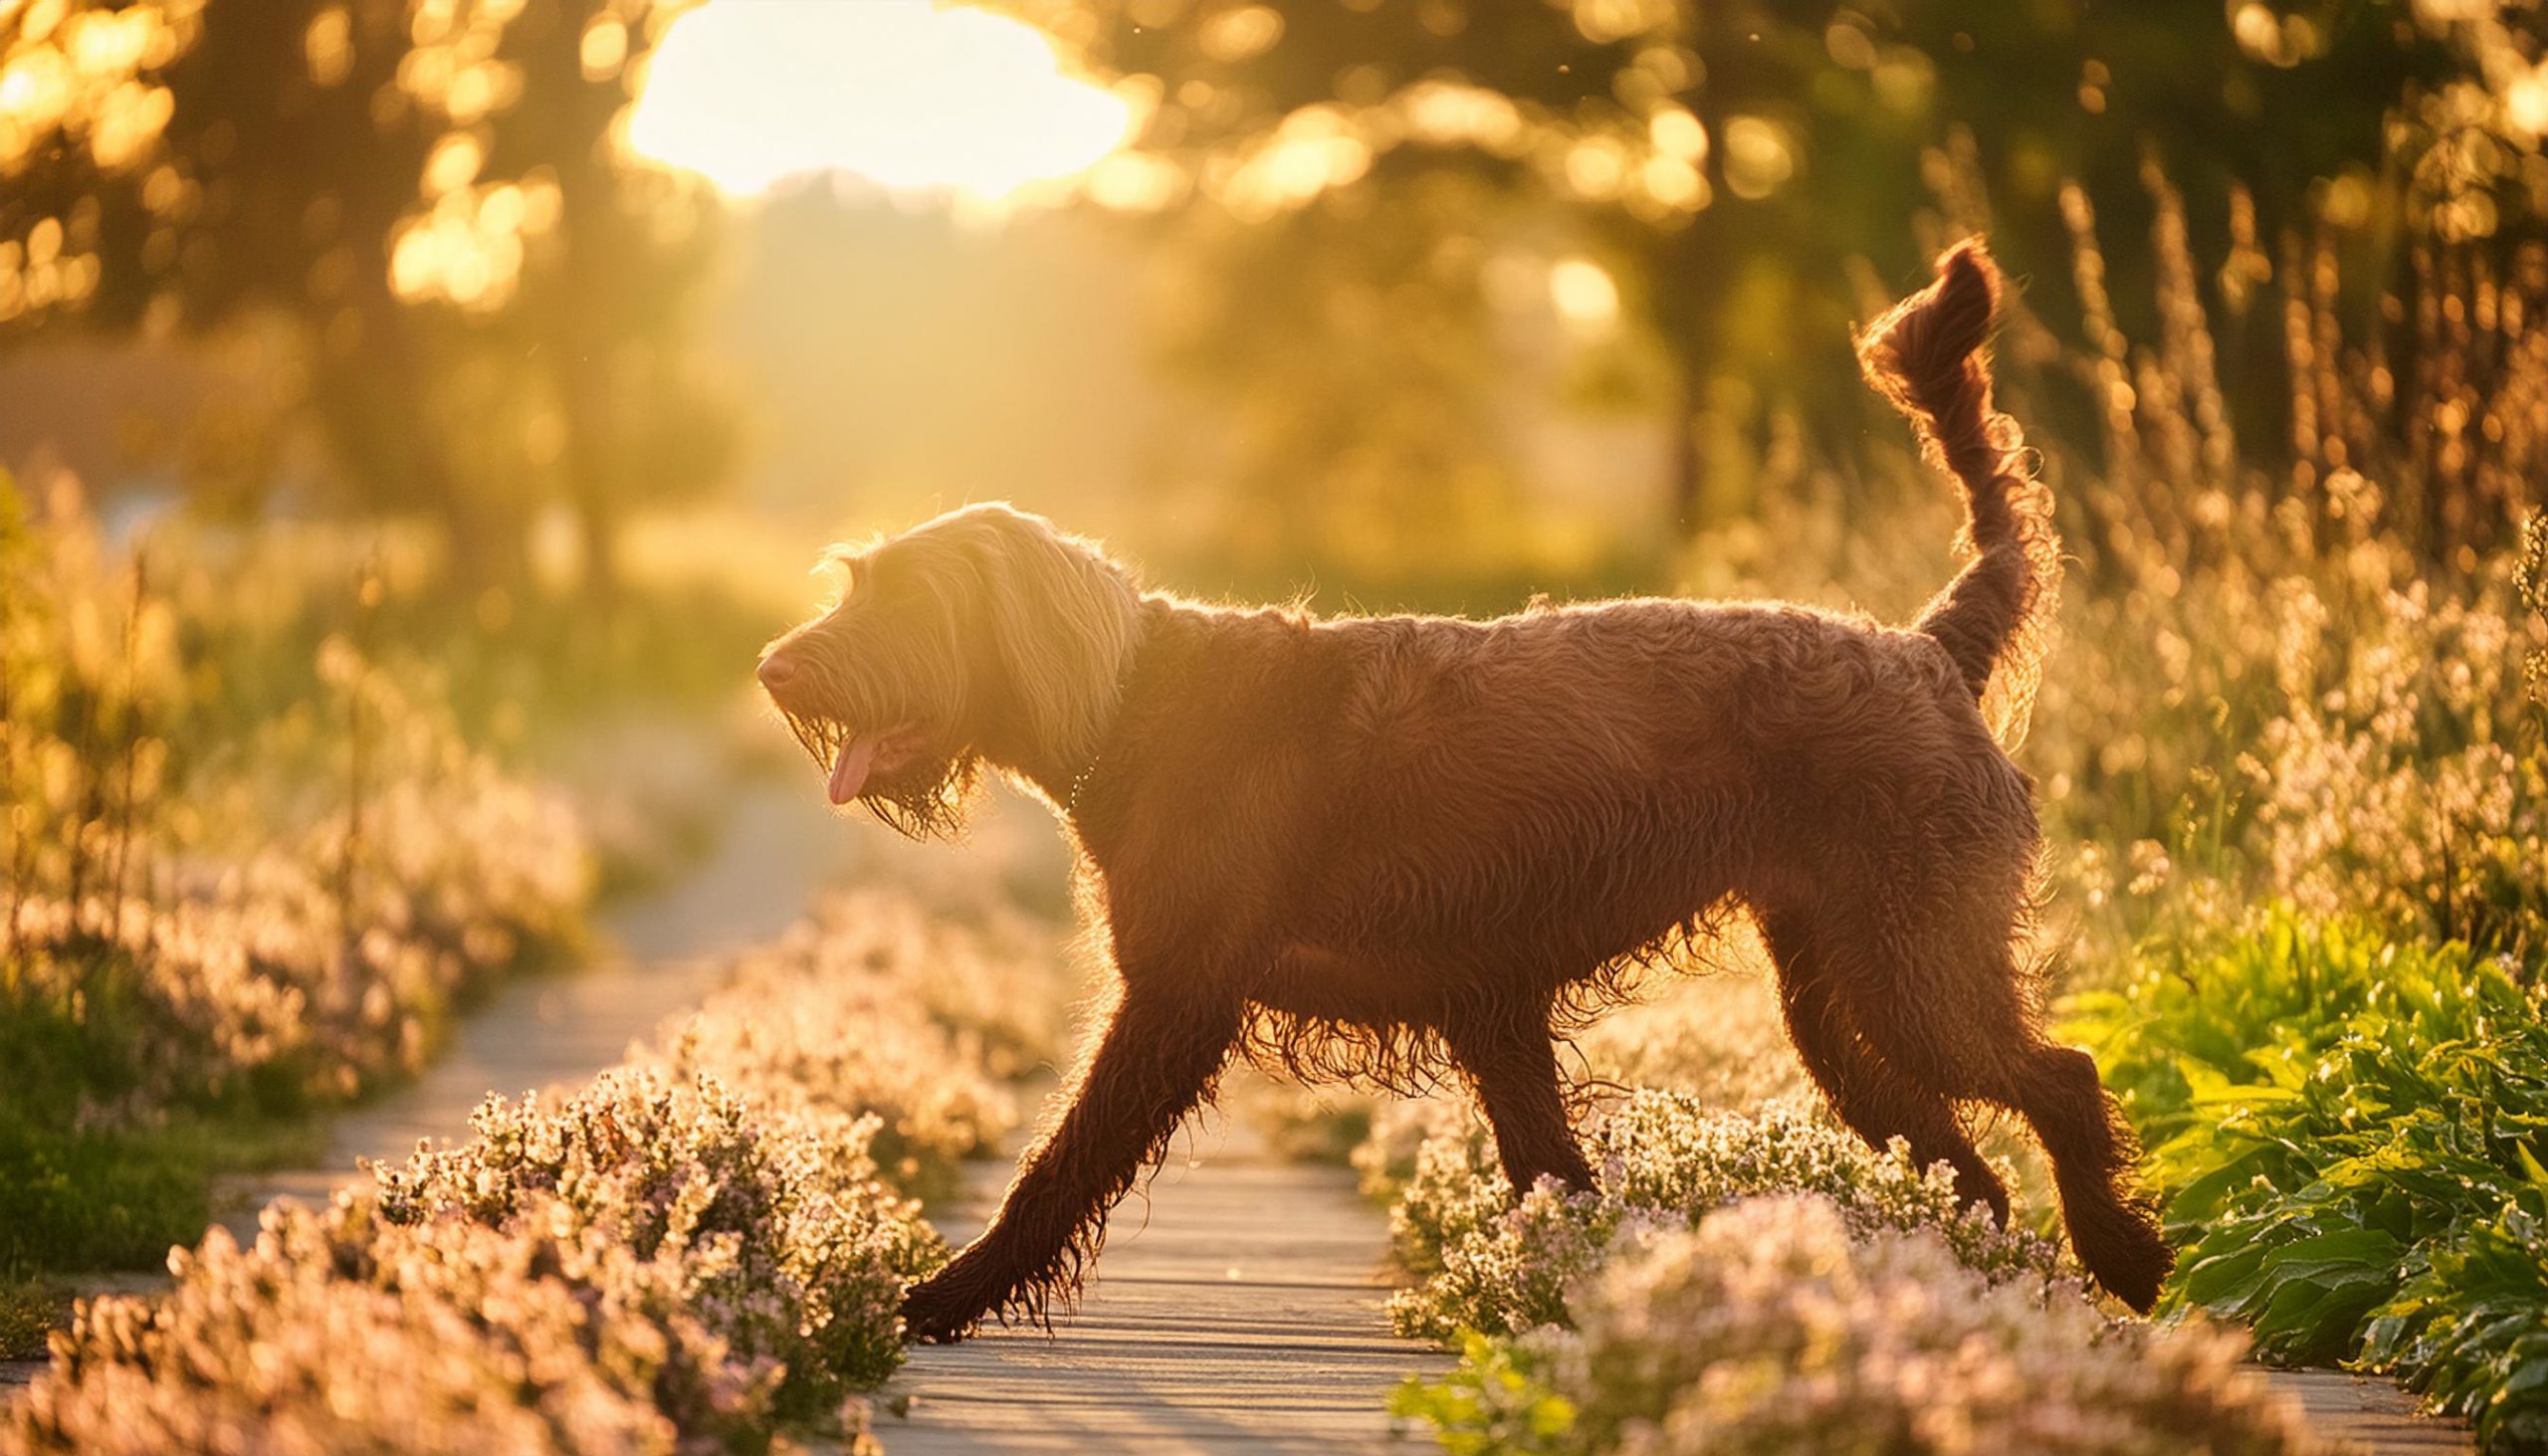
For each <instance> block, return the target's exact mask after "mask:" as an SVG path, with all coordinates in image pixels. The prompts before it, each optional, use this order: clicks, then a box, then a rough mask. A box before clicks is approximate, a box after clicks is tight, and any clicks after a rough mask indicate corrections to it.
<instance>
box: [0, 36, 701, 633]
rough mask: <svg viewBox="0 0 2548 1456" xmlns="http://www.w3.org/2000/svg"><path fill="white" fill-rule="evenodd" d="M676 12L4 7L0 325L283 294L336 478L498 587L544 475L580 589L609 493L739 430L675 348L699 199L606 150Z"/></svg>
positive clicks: (667, 476) (276, 311)
mask: <svg viewBox="0 0 2548 1456" xmlns="http://www.w3.org/2000/svg"><path fill="white" fill-rule="evenodd" d="M679 8H680V7H679V6H678V5H673V4H657V3H651V0H540V3H538V4H531V3H528V0H346V3H339V0H246V3H242V0H230V3H218V4H207V3H205V0H134V3H130V4H109V3H86V0H84V3H68V0H18V3H14V4H0V328H5V329H7V330H10V331H13V332H16V333H18V334H20V335H22V336H23V335H25V334H27V333H31V332H35V331H40V330H43V329H46V328H49V327H53V326H56V325H57V324H60V323H62V322H63V321H65V319H66V318H68V317H71V316H72V315H77V321H78V323H79V324H80V325H82V326H86V327H90V328H102V329H106V330H109V331H126V332H139V333H143V334H147V335H150V336H163V335H166V334H169V333H173V332H176V331H180V330H191V331H203V330H208V329H213V328H218V327H221V326H224V325H229V324H233V323H237V322H239V321H241V320H243V319H245V318H250V317H260V318H263V317H272V318H279V319H282V320H284V321H286V322H287V323H288V324H289V325H290V327H291V330H292V332H293V335H294V336H295V337H296V338H297V339H298V340H299V341H300V348H299V355H300V362H299V367H298V371H297V372H298V375H299V385H300V392H301V394H302V395H303V396H304V397H303V399H302V401H301V402H302V403H304V404H306V405H307V406H308V407H309V410H310V413H311V415H312V416H313V417H314V418H315V420H316V421H317V422H318V425H319V427H320V430H321V433H322V434H323V436H324V438H325V441H326V443H327V445H328V447H329V454H330V457H331V460H332V463H333V465H334V466H335V467H336V469H335V470H334V471H333V472H331V473H330V474H331V478H332V481H333V483H334V484H335V485H336V486H337V487H339V488H340V489H341V490H342V491H343V492H345V493H346V496H347V498H348V499H346V500H344V501H342V502H339V503H336V504H339V505H342V506H346V507H350V508H355V509H362V510H371V511H422V512H427V513H430V514H432V515H434V516H435V517H437V518H439V519H440V520H442V522H443V523H444V525H445V526H446V527H447V529H448V533H449V536H450V540H451V548H452V554H453V565H454V567H455V570H456V574H458V575H459V576H460V577H461V578H462V579H463V580H465V581H471V582H476V583H482V584H502V583H505V582H508V581H511V580H513V579H515V578H516V577H517V576H518V575H519V574H520V573H521V571H522V569H523V567H524V561H525V551H526V545H525V542H526V533H527V523H528V522H529V521H530V520H531V517H532V515H533V513H534V512H536V511H537V510H538V509H539V508H540V507H542V506H543V505H546V504H548V503H551V502H560V503H562V504H564V505H565V506H566V507H567V508H569V509H570V510H571V511H572V513H573V515H574V518H575V520H576V521H577V523H578V527H579V533H580V536H581V541H582V545H583V556H584V570H585V580H586V582H587V584H588V585H590V586H592V587H594V588H596V589H598V590H601V591H604V592H607V591H608V590H610V589H611V587H612V585H613V583H614V580H615V572H614V555H613V545H614V541H615V538H616V534H617V531H618V527H619V523H620V521H621V520H622V518H623V516H624V514H625V512H626V511H627V509H628V508H629V507H630V506H631V505H633V504H636V503H639V502H642V501H645V500H649V499H659V498H667V497H676V496H680V495H683V494H686V493H691V492H696V491H698V490H700V489H702V488H704V487H705V486H707V485H708V484H710V483H712V482H714V481H716V480H717V479H719V478H720V477H721V476H722V474H723V473H724V469H725V465H726V461H727V456H728V454H729V453H730V451H731V449H732V446H733V443H734V436H735V426H734V421H733V413H732V409H731V406H730V404H729V402H728V401H727V400H726V399H725V398H724V397H723V396H722V395H721V393H720V392H719V389H718V387H717V385H716V383H715V381H714V380H713V379H712V378H711V377H710V376H709V375H708V373H707V372H706V371H705V369H704V368H703V366H702V365H701V363H700V362H699V360H698V359H697V358H696V357H695V356H694V354H693V353H692V351H691V349H690V347H689V335H690V322H691V319H690V315H691V313H692V312H693V311H694V308H695V305H696V302H697V299H698V297H699V293H700V285H701V283H702V282H703V281H704V280H705V279H706V277H707V273H708V270H709V267H710V266H711V264H712V262H713V261H714V258H715V250H716V242H717V230H718V215H717V212H716V210H715V207H714V204H713V200H712V199H711V198H709V197H708V196H707V195H706V192H705V188H704V184H701V183H698V182H696V181H695V180H691V179H685V178H682V177H680V176H678V175H675V174H672V173H668V172H666V171H663V170H661V169H657V168H653V167H645V166H637V165H631V164H627V163H625V162H624V161H623V160H622V148H621V133H622V131H623V129H624V126H625V118H626V113H627V110H628V107H629V104H630V103H631V101H632V100H633V96H634V92H635V89H636V87H637V86H638V85H639V84H640V79H641V77H642V72H643V60H644V57H645V54H646V52H647V50H648V48H649V47H650V46H651V45H652V44H653V43H654V42H655V41H656V40H657V39H659V38H660V37H661V35H662V34H663V32H664V29H665V27H666V26H667V25H668V24H669V22H670V18H671V16H672V15H673V14H674V13H676V12H677V11H678V9H679ZM267 474H268V476H269V477H270V472H268V473H267ZM259 483H260V484H261V482H259Z"/></svg>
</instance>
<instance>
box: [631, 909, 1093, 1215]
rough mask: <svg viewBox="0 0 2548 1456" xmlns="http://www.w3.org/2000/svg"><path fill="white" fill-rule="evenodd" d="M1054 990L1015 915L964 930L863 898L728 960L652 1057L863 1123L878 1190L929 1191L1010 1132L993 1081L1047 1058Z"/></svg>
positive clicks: (1009, 1102)
mask: <svg viewBox="0 0 2548 1456" xmlns="http://www.w3.org/2000/svg"><path fill="white" fill-rule="evenodd" d="M1059 980H1060V977H1059V976H1058V975H1057V974H1056V972H1055V970H1054V967H1053V951H1052V947H1051V945H1050V943H1049V936H1048V934H1046V933H1045V932H1043V931H1042V930H1041V929H1040V928H1039V927H1037V926H1036V925H1035V924H1034V923H1032V922H1030V921H1027V920H1026V919H1024V918H1023V917H1020V916H1018V915H1017V914H1016V913H1014V912H1011V911H995V912H992V913H991V914H989V915H988V916H987V917H986V918H985V919H984V920H983V921H982V922H980V923H979V924H971V925H968V924H965V923H962V922H960V921H955V920H950V919H946V918H941V917H936V916H933V915H932V914H931V913H930V911H929V910H928V909H927V908H925V907H924V906H922V904H921V903H920V901H919V900H918V899H917V898H916V897H914V896H911V895H908V894H902V893H897V892H892V891H884V890H861V891H857V892H852V893H849V894H844V895H840V896H836V897H833V898H832V899H830V900H828V901H827V902H825V904H824V905H823V906H822V907H821V909H820V910H819V911H818V912H817V914H816V916H815V918H814V919H813V920H811V921H809V922H806V923H804V924H800V925H799V926H797V927H796V928H795V929H794V930H792V931H790V932H789V933H788V935H787V936H785V937H783V938H782V939H780V940H779V941H778V942H777V943H775V944H773V945H771V946H768V947H765V948H763V949H760V950H756V951H752V952H749V953H746V954H744V955H742V956H739V957H737V959H736V962H735V967H734V979H733V980H732V981H731V982H730V983H729V984H728V985H727V986H726V987H725V988H724V989H723V990H721V991H719V992H718V993H717V994H716V995H714V996H712V997H710V998H709V1000H708V1002H707V1004H706V1005H704V1006H703V1007H701V1008H700V1010H699V1011H698V1012H697V1013H696V1014H695V1015H693V1016H692V1017H690V1018H689V1020H688V1021H687V1022H686V1023H685V1024H684V1025H683V1026H682V1027H681V1028H680V1029H679V1030H678V1031H677V1032H676V1033H675V1034H673V1035H672V1036H671V1037H669V1038H668V1039H667V1041H666V1042H665V1044H664V1045H663V1047H662V1048H661V1050H660V1051H658V1052H656V1053H654V1054H652V1055H653V1056H654V1057H656V1058H657V1059H659V1060H660V1061H661V1062H662V1064H663V1065H664V1066H665V1068H666V1069H667V1073H668V1075H670V1076H672V1077H675V1078H679V1079H684V1080H687V1079H689V1078H691V1077H694V1076H699V1075H714V1076H716V1077H718V1078H721V1079H723V1080H725V1081H727V1082H728V1083H730V1084H732V1085H734V1086H736V1087H738V1088H740V1089H742V1090H743V1091H744V1092H746V1093H748V1094H749V1095H751V1096H752V1097H754V1098H756V1099H758V1100H760V1101H762V1102H765V1103H768V1104H770V1105H772V1106H785V1105H793V1104H799V1103H808V1104H812V1105H815V1106H821V1107H832V1108H855V1109H859V1110H861V1111H863V1112H865V1113H868V1114H870V1115H872V1116H873V1117H875V1118H876V1119H877V1123H878V1125H877V1128H876V1130H875V1133H874V1137H873V1139H872V1151H873V1153H874V1155H875V1157H876V1158H877V1160H878V1161H879V1162H880V1163H882V1164H883V1165H884V1167H885V1168H886V1169H887V1171H888V1173H889V1174H890V1175H891V1176H892V1178H893V1179H894V1180H895V1181H896V1182H897V1183H899V1184H901V1185H903V1186H906V1187H918V1188H922V1189H927V1190H934V1189H938V1188H942V1187H945V1186H947V1185H948V1182H949V1180H950V1179H951V1178H952V1177H953V1174H954V1170H955V1165H956V1162H957V1161H959V1160H960V1159H962V1158H965V1157H968V1156H971V1155H972V1154H974V1153H977V1152H984V1151H988V1150H990V1149H991V1148H993V1147H994V1146H995V1145H996V1144H998V1141H999V1139H1000V1137H1001V1136H1002V1135H1003V1134H1005V1133H1006V1132H1007V1131H1008V1130H1009V1129H1010V1128H1012V1127H1014V1126H1015V1125H1016V1122H1017V1108H1016V1104H1015V1100H1014V1098H1013V1097H1012V1096H1011V1095H1010V1093H1009V1091H1008V1089H1007V1088H1006V1087H1005V1086H1004V1085H1003V1083H1004V1082H1005V1081H1006V1080H1007V1079H1011V1078H1014V1077H1017V1076H1020V1075H1022V1074H1024V1073H1025V1072H1026V1071H1028V1070H1029V1069H1030V1068H1031V1067H1032V1066H1033V1065H1034V1064H1035V1063H1036V1062H1037V1061H1039V1060H1042V1059H1044V1058H1046V1057H1048V1056H1050V1055H1051V1054H1052V1051H1053V1048H1052V1044H1051V1041H1050V1036H1051V1027H1052V1026H1053V1025H1054V1024H1055V1023H1057V1022H1058V1021H1060V1020H1061V1011H1060V1007H1059V1000H1060V996H1059V992H1058V983H1059ZM1039 1007H1041V1008H1046V1009H1045V1010H1043V1011H1042V1012H1040V1013H1039V1011H1038V1008H1039Z"/></svg>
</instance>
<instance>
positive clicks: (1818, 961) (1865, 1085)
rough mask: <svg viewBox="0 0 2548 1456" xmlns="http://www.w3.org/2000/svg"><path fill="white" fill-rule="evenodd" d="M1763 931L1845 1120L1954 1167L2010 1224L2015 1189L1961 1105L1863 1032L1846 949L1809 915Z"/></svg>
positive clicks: (1792, 1021) (1772, 922)
mask: <svg viewBox="0 0 2548 1456" xmlns="http://www.w3.org/2000/svg"><path fill="white" fill-rule="evenodd" d="M1762 929H1763V933H1764V935H1765V936H1767V938H1768V939H1769V942H1770V953H1771V954H1772V956H1773V957H1775V958H1776V959H1777V961H1778V963H1779V999H1780V1003H1781V1006H1782V1008H1783V1009H1784V1010H1785V1012H1786V1014H1787V1023H1788V1035H1789V1036H1790V1037H1792V1038H1793V1039H1794V1040H1795V1042H1796V1049H1797V1052H1798V1053H1799V1054H1800V1055H1801V1056H1803V1058H1804V1059H1805V1070H1806V1071H1807V1072H1810V1073H1812V1074H1813V1080H1814V1083H1815V1085H1817V1086H1819V1087H1820V1088H1821V1089H1822V1095H1823V1096H1824V1097H1825V1098H1826V1099H1828V1100H1829V1101H1830V1104H1831V1110H1832V1111H1833V1112H1834V1113H1836V1114H1838V1115H1839V1118H1840V1121H1841V1122H1842V1123H1844V1124H1846V1125H1847V1126H1848V1129H1849V1131H1850V1132H1853V1133H1855V1134H1857V1135H1858V1136H1859V1137H1860V1138H1863V1139H1865V1140H1866V1142H1867V1144H1868V1145H1869V1146H1873V1147H1882V1146H1884V1145H1885V1144H1888V1143H1890V1142H1891V1141H1892V1140H1894V1139H1895V1138H1900V1139H1902V1140H1903V1141H1904V1142H1906V1143H1908V1144H1910V1145H1911V1156H1912V1158H1913V1159H1914V1160H1915V1161H1917V1162H1918V1163H1919V1164H1920V1166H1922V1167H1928V1166H1930V1165H1931V1164H1933V1163H1938V1162H1944V1163H1946V1164H1947V1165H1949V1166H1950V1167H1953V1168H1954V1169H1955V1186H1956V1192H1957V1193H1958V1194H1959V1195H1960V1196H1962V1197H1963V1198H1964V1200H1965V1201H1966V1202H1968V1203H1982V1204H1986V1205H1988V1206H1989V1207H1990V1209H1991V1212H1992V1213H1993V1214H1994V1215H1995V1216H1997V1217H1998V1218H1999V1220H2000V1221H2001V1222H2002V1223H2003V1224H2006V1223H2007V1222H2008V1221H2009V1190H2008V1188H2007V1186H2006V1185H2004V1184H2003V1183H2002V1182H2001V1181H2000V1175H1999V1174H1998V1173H1997V1172H1995V1171H1993V1170H1992V1167H1991V1164H1990V1163H1988V1162H1986V1161H1984V1160H1983V1157H1982V1154H1981V1152H1980V1151H1978V1150H1977V1149H1976V1148H1975V1147H1974V1145H1973V1141H1972V1140H1971V1139H1970V1138H1968V1137H1967V1136H1966V1135H1965V1131H1964V1125H1963V1121H1962V1120H1961V1119H1960V1118H1958V1117H1957V1116H1956V1111H1955V1106H1954V1104H1952V1103H1950V1102H1949V1101H1948V1100H1947V1099H1946V1098H1945V1097H1944V1096H1942V1095H1940V1094H1939V1093H1937V1092H1936V1091H1934V1090H1932V1089H1931V1088H1929V1087H1925V1086H1923V1085H1921V1084H1920V1083H1918V1082H1915V1081H1913V1080H1911V1079H1910V1078H1908V1077H1905V1076H1903V1075H1902V1074H1901V1073H1899V1072H1897V1071H1895V1070H1894V1069H1893V1068H1892V1067H1891V1066H1890V1065H1888V1064H1887V1063H1886V1062H1885V1060H1884V1059H1883V1058H1882V1057H1881V1056H1879V1055H1878V1054H1877V1053H1876V1052H1875V1050H1874V1049H1873V1048H1871V1047H1869V1046H1868V1045H1867V1043H1866V1041H1865V1039H1864V1038H1863V1037H1862V1036H1861V1035H1860V1033H1859V1031H1858V1027H1857V1025H1856V1023H1855V1021H1854V1020H1853V1019H1852V1018H1851V1016H1850V1015H1849V1010H1848V1007H1847V1005H1846V1004H1845V1002H1844V1000H1843V997H1842V994H1841V986H1842V984H1843V978H1844V976H1845V974H1846V973H1847V972H1846V968H1845V967H1844V966H1843V965H1842V964H1841V963H1840V958H1841V957H1842V956H1843V955H1845V954H1846V953H1847V952H1846V950H1845V948H1844V947H1840V946H1825V945H1823V944H1821V943H1820V940H1821V938H1822V937H1821V936H1818V935H1817V934H1816V931H1815V928H1814V926H1813V924H1812V922H1811V921H1810V920H1809V919H1807V918H1805V917H1802V916H1795V915H1782V916H1771V917H1767V918H1765V924H1764V926H1763V928H1762Z"/></svg>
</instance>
